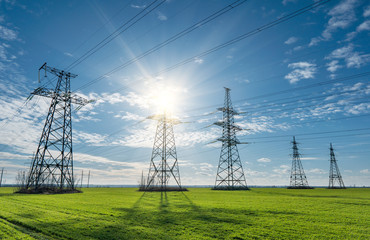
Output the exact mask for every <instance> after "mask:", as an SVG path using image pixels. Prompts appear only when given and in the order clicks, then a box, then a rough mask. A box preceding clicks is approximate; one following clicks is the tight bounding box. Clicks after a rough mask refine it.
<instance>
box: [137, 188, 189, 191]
mask: <svg viewBox="0 0 370 240" xmlns="http://www.w3.org/2000/svg"><path fill="white" fill-rule="evenodd" d="M139 191H140V192H186V191H188V189H186V188H183V187H165V188H164V187H140V188H139Z"/></svg>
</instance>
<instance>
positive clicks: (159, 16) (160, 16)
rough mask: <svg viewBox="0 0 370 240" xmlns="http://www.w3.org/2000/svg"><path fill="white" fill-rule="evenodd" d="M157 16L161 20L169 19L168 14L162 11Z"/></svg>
mask: <svg viewBox="0 0 370 240" xmlns="http://www.w3.org/2000/svg"><path fill="white" fill-rule="evenodd" d="M157 17H158V19H159V20H161V21H166V20H167V16H166V15H164V14H163V13H161V12H160V11H158V12H157Z"/></svg>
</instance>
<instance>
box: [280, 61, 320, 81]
mask: <svg viewBox="0 0 370 240" xmlns="http://www.w3.org/2000/svg"><path fill="white" fill-rule="evenodd" d="M288 67H289V68H292V69H294V70H293V71H292V72H290V73H289V74H287V75H286V76H285V79H288V80H289V83H290V84H294V83H297V82H299V81H300V80H301V79H309V78H314V75H315V73H316V70H317V68H316V64H314V63H309V62H296V63H290V64H289V65H288Z"/></svg>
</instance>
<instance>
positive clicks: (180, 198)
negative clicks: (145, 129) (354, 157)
mask: <svg viewBox="0 0 370 240" xmlns="http://www.w3.org/2000/svg"><path fill="white" fill-rule="evenodd" d="M0 239H370V189H342V190H339V189H334V190H328V189H312V190H311V189H310V190H288V189H278V188H253V189H252V190H251V191H212V190H210V189H206V188H190V189H189V191H188V192H183V193H182V192H168V193H160V192H148V193H143V192H138V191H137V189H135V188H89V189H83V193H79V194H64V195H25V194H13V189H11V188H0Z"/></svg>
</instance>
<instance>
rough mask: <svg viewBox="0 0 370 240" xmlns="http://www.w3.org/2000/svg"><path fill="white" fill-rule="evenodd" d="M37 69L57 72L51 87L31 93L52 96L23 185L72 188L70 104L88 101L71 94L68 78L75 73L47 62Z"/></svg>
mask: <svg viewBox="0 0 370 240" xmlns="http://www.w3.org/2000/svg"><path fill="white" fill-rule="evenodd" d="M40 70H45V75H46V72H50V73H52V74H54V75H56V76H57V77H58V80H57V84H56V87H55V89H54V90H52V89H46V88H43V87H40V88H37V89H35V90H34V91H33V92H32V93H31V96H34V95H39V96H44V97H49V98H51V104H50V107H49V111H48V115H47V117H46V120H45V125H44V128H43V131H42V134H41V138H40V141H39V144H38V148H37V151H36V154H35V155H34V158H33V161H32V165H31V168H30V171H29V173H28V178H27V184H26V189H34V190H38V189H42V188H58V189H74V188H75V183H74V178H73V154H72V117H71V104H72V103H74V104H78V105H80V106H83V105H85V104H87V103H89V102H90V101H87V100H85V99H83V98H81V97H78V96H75V95H73V94H71V91H70V88H71V87H70V79H71V78H74V77H76V76H77V75H75V74H71V73H69V72H65V71H62V70H58V69H56V68H51V67H48V66H47V65H46V63H44V65H42V66H41V68H40V69H39V71H40ZM39 73H40V72H39Z"/></svg>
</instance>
